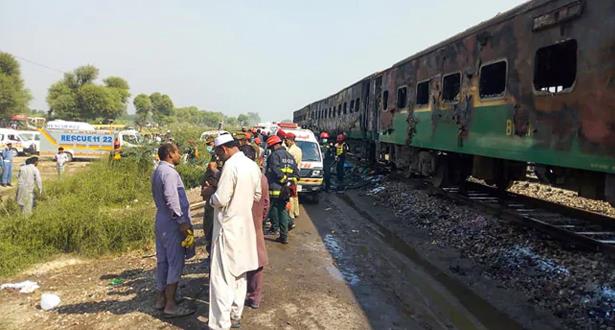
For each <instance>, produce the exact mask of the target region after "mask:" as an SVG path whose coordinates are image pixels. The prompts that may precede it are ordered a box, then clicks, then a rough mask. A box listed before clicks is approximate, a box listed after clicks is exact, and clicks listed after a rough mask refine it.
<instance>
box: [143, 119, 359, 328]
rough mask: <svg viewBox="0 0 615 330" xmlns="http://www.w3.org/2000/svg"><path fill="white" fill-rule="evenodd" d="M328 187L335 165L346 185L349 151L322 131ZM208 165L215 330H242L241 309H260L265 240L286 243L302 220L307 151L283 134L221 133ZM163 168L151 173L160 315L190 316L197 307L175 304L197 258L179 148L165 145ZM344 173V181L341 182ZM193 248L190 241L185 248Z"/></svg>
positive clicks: (210, 145)
mask: <svg viewBox="0 0 615 330" xmlns="http://www.w3.org/2000/svg"><path fill="white" fill-rule="evenodd" d="M320 138H321V141H322V150H323V154H324V156H325V162H326V164H325V185H326V186H325V187H326V188H330V179H327V175H329V177H330V169H329V170H327V169H326V167H327V166H329V167H331V166H332V165H333V164H334V163H335V162H337V164H338V165H337V166H338V170H337V173H338V180H339V179H341V180H339V181H340V182H342V181H343V171H344V159H345V155H346V152H347V150H348V146H347V145H346V144H345V142H344V135H340V136H339V137H338V138H337V143H336V144H333V143H332V142H330V141H329V140H328V134H327V133H322V134H321V136H320ZM206 145H207V151H208V152H209V153H210V155H211V160H210V162H209V163H208V165H207V169H206V172H205V174H204V179H203V183H202V186H201V196H202V197H203V199H204V201H205V206H204V215H203V229H204V232H205V250H206V252H207V255H208V256H207V258H206V259H205V261H204V267H205V268H206V269H208V270H209V320H208V326H209V328H210V329H229V328H239V327H240V320H241V315H242V312H243V309H244V306H248V307H250V308H254V309H256V308H259V306H260V303H261V300H262V291H263V280H264V276H263V268H264V267H265V266H266V265H267V264H268V258H267V251H266V248H265V236H271V237H272V239H274V240H275V241H276V242H279V243H281V244H288V242H289V231H290V230H292V229H293V228H294V227H295V224H294V219H296V218H297V217H298V216H299V200H298V194H297V183H298V181H299V179H300V165H301V158H302V152H301V149H300V148H299V147H298V146H297V145H296V144H295V136H294V135H293V134H292V133H285V132H284V131H282V130H279V131H278V133H277V134H276V135H268V134H265V133H263V132H261V131H259V130H256V129H253V130H250V131H248V130H242V131H241V132H237V133H235V134H230V133H222V134H221V135H218V136H217V137H212V138H210V139H209V140H207V141H206ZM158 157H159V158H160V163H159V166H158V167H157V168H156V170H155V171H154V173H153V175H152V192H153V197H154V200H155V203H156V207H157V213H156V226H155V229H156V230H155V231H156V257H157V270H156V286H157V290H158V295H157V297H156V300H155V307H156V308H157V309H159V310H161V311H162V315H163V317H166V318H173V317H182V316H187V315H191V314H193V313H194V312H195V310H194V309H191V308H188V307H186V306H182V305H181V304H179V303H178V301H179V299H178V297H177V286H178V283H179V280H180V276H181V274H182V271H183V267H184V262H185V260H186V259H187V258H190V257H191V256H193V255H194V244H193V242H194V238H193V235H194V234H193V232H192V223H193V222H192V219H191V216H190V212H189V203H188V200H187V197H186V192H185V189H184V186H183V183H182V181H181V178H180V176H179V174H178V173H177V171H176V170H175V169H174V167H175V166H176V165H178V164H179V163H180V151H179V148H178V147H177V146H176V145H175V144H173V143H171V142H167V143H163V144H162V145H161V146H160V147H159V149H158ZM340 175H341V178H339V176H340ZM187 242H188V243H187Z"/></svg>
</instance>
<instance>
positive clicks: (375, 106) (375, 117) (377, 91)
mask: <svg viewBox="0 0 615 330" xmlns="http://www.w3.org/2000/svg"><path fill="white" fill-rule="evenodd" d="M373 95H374V103H372V109H371V113H372V114H371V115H372V123H371V124H372V127H371V134H370V135H371V137H372V141H373V143H374V156H375V157H373V158H371V159H374V160H375V159H377V158H379V157H378V156H379V155H380V134H379V132H378V130H379V128H380V111H379V110H380V108H381V107H382V105H381V102H382V75H380V76H378V77H376V80H375V84H374V94H373Z"/></svg>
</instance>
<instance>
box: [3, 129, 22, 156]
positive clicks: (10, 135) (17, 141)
mask: <svg viewBox="0 0 615 330" xmlns="http://www.w3.org/2000/svg"><path fill="white" fill-rule="evenodd" d="M9 142H10V143H11V144H12V145H13V149H15V151H17V153H18V154H20V155H21V154H23V153H24V150H23V145H22V143H21V138H20V137H19V131H17V130H14V129H12V128H0V148H4V146H6V144H7V143H9Z"/></svg>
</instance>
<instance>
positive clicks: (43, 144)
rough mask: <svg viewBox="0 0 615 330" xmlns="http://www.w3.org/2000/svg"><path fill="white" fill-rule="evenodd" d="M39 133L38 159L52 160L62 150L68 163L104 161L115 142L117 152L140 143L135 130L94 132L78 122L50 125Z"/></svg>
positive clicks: (62, 122)
mask: <svg viewBox="0 0 615 330" xmlns="http://www.w3.org/2000/svg"><path fill="white" fill-rule="evenodd" d="M90 128H91V129H90ZM39 131H40V133H41V141H40V154H41V156H48V157H52V156H53V155H55V154H56V153H57V151H58V148H59V147H60V146H62V147H64V152H65V153H67V154H68V157H69V160H73V159H94V158H100V157H104V156H106V155H108V154H109V153H110V152H112V151H113V144H114V142H115V141H116V140H117V141H118V142H119V145H120V148H130V147H135V146H138V145H140V144H141V143H142V142H143V140H142V138H141V135H140V134H139V132H137V131H136V130H122V131H116V132H113V131H108V130H104V131H102V130H101V131H97V130H95V129H94V127H93V126H92V125H90V124H88V123H81V122H67V121H52V122H49V123H47V127H46V128H44V129H40V130H39Z"/></svg>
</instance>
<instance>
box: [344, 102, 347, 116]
mask: <svg viewBox="0 0 615 330" xmlns="http://www.w3.org/2000/svg"><path fill="white" fill-rule="evenodd" d="M346 105H347V104H346V102H344V114H346V113H347V109H346Z"/></svg>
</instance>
